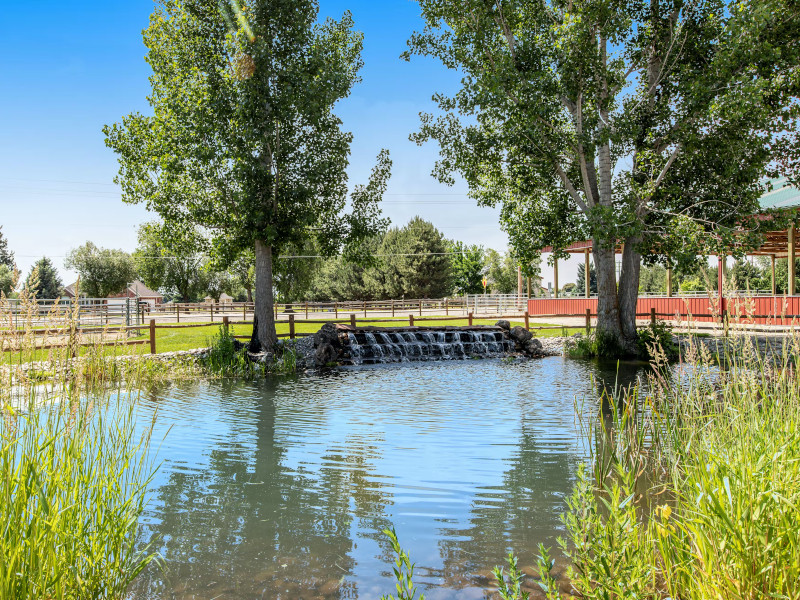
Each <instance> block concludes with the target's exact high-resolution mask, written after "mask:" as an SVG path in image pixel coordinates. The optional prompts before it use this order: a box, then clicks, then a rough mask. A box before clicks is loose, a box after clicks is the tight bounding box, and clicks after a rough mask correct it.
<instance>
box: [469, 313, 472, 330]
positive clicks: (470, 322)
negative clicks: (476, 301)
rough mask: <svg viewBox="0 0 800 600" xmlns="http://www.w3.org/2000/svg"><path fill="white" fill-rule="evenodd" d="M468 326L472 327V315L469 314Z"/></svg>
mask: <svg viewBox="0 0 800 600" xmlns="http://www.w3.org/2000/svg"><path fill="white" fill-rule="evenodd" d="M469 326H470V327H472V313H469Z"/></svg>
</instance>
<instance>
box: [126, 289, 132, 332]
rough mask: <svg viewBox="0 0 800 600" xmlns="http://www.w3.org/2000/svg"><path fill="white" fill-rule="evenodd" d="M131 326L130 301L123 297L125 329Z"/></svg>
mask: <svg viewBox="0 0 800 600" xmlns="http://www.w3.org/2000/svg"><path fill="white" fill-rule="evenodd" d="M130 326H131V299H130V298H128V297H127V296H126V297H125V327H130Z"/></svg>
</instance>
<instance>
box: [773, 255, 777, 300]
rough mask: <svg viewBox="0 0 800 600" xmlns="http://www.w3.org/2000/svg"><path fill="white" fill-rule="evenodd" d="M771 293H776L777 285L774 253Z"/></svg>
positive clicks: (775, 294) (774, 294)
mask: <svg viewBox="0 0 800 600" xmlns="http://www.w3.org/2000/svg"><path fill="white" fill-rule="evenodd" d="M772 295H773V296H777V295H778V287H777V286H776V285H775V255H774V254H773V255H772Z"/></svg>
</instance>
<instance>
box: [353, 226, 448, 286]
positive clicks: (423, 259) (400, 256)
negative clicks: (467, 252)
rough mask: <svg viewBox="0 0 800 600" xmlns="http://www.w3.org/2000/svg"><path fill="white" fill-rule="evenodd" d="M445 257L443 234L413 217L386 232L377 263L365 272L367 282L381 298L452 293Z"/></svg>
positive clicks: (445, 247) (446, 252)
mask: <svg viewBox="0 0 800 600" xmlns="http://www.w3.org/2000/svg"><path fill="white" fill-rule="evenodd" d="M448 254H449V251H448V246H447V241H446V240H445V238H444V235H443V234H442V233H441V232H440V231H439V230H438V229H436V227H434V226H433V224H432V223H430V222H428V221H425V220H424V219H422V218H420V217H414V218H413V219H411V221H409V222H408V224H407V225H405V226H404V227H400V228H397V227H393V228H391V229H389V231H387V232H386V235H384V237H383V241H382V242H381V245H380V248H379V251H378V258H379V259H380V262H381V264H380V266H379V267H378V268H376V269H371V270H370V271H369V283H370V285H371V287H372V288H373V289H375V290H379V291H378V292H377V294H378V295H379V297H383V298H401V297H406V298H442V297H444V296H446V295H448V294H449V293H450V291H451V290H452V281H453V279H452V276H453V274H452V267H451V262H450V256H449V255H448Z"/></svg>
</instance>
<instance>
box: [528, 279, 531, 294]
mask: <svg viewBox="0 0 800 600" xmlns="http://www.w3.org/2000/svg"><path fill="white" fill-rule="evenodd" d="M530 297H531V278H530V277H528V298H530Z"/></svg>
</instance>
